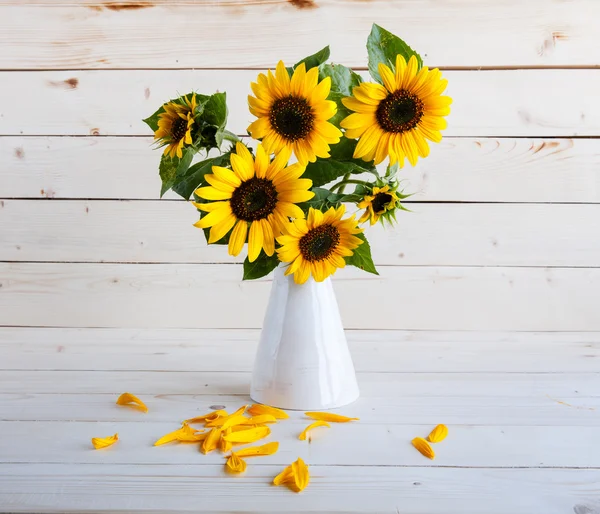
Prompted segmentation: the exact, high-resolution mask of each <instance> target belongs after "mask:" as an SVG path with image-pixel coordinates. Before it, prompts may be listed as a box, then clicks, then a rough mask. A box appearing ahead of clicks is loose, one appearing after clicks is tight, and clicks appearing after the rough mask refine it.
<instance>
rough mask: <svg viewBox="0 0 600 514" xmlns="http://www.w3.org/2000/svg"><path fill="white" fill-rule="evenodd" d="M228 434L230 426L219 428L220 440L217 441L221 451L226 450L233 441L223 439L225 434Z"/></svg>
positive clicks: (231, 445) (230, 446)
mask: <svg viewBox="0 0 600 514" xmlns="http://www.w3.org/2000/svg"><path fill="white" fill-rule="evenodd" d="M229 434H231V428H226V429H223V428H221V440H220V441H219V448H220V450H221V451H222V452H223V453H225V452H228V451H229V450H231V448H232V447H233V443H232V442H231V441H227V440H226V439H225V436H226V435H229Z"/></svg>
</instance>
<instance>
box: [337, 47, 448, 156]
mask: <svg viewBox="0 0 600 514" xmlns="http://www.w3.org/2000/svg"><path fill="white" fill-rule="evenodd" d="M379 74H380V75H381V78H382V79H383V85H381V84H374V83H368V82H364V83H362V84H360V85H359V86H357V87H355V88H354V89H353V94H354V95H353V96H351V97H348V98H343V99H342V103H343V104H344V105H345V106H346V107H347V108H348V109H351V110H353V111H356V112H355V113H353V114H351V115H350V116H348V117H347V118H345V119H344V120H343V121H342V122H341V124H340V125H341V126H342V127H343V128H345V129H346V137H348V138H351V139H355V138H360V140H359V142H358V144H357V145H356V149H355V151H354V157H355V158H362V159H363V160H365V161H372V160H373V159H374V160H375V164H379V163H380V162H382V161H383V160H384V159H385V158H386V157H387V156H388V155H389V156H390V164H395V163H396V162H398V163H399V164H400V166H402V165H403V164H404V157H407V158H408V160H409V162H410V163H411V164H412V165H413V166H414V165H415V164H416V162H417V158H418V157H419V156H420V157H427V156H428V155H429V144H428V143H427V139H429V140H430V141H434V142H435V143H439V142H440V141H441V140H442V134H441V133H440V130H443V129H445V128H446V120H445V119H444V116H446V115H448V114H450V107H449V106H450V104H451V103H452V99H451V98H450V97H449V96H442V92H443V91H444V90H445V89H446V86H447V84H448V81H447V80H446V79H442V78H441V77H442V74H441V72H440V70H438V69H437V68H436V69H434V70H429V69H428V68H427V67H424V68H422V69H421V70H418V64H417V59H416V57H415V56H414V55H413V56H412V57H411V58H410V60H409V61H408V64H406V61H405V60H404V57H402V56H401V55H398V56H396V72H395V73H393V72H392V70H390V68H388V67H387V66H386V65H385V64H383V63H379Z"/></svg>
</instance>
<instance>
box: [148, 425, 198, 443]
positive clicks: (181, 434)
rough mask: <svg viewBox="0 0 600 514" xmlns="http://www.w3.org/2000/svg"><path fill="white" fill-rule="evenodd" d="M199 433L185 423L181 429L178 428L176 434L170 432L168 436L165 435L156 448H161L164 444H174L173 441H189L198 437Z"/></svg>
mask: <svg viewBox="0 0 600 514" xmlns="http://www.w3.org/2000/svg"><path fill="white" fill-rule="evenodd" d="M197 432H198V431H197V430H194V429H193V428H192V427H190V426H189V425H188V424H187V423H186V422H185V421H184V422H183V424H182V425H181V428H178V429H177V430H175V431H174V432H169V433H168V434H165V435H163V436H162V437H161V438H160V439H159V440H158V441H156V442H155V443H154V446H161V445H163V444H167V443H172V442H173V441H180V440H181V439H180V438H182V439H185V440H187V439H188V438H190V437H192V436H194V435H196V433H197Z"/></svg>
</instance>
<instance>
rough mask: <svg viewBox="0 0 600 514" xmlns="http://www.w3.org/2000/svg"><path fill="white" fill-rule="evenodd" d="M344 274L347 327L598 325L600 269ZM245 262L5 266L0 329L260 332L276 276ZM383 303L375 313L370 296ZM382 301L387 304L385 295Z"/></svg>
mask: <svg viewBox="0 0 600 514" xmlns="http://www.w3.org/2000/svg"><path fill="white" fill-rule="evenodd" d="M380 273H381V275H380V276H375V275H370V274H367V273H365V272H362V271H360V270H358V269H346V270H341V271H340V272H339V274H338V275H337V276H336V279H335V282H334V283H335V288H336V291H337V295H338V300H339V303H340V306H341V312H342V318H343V321H344V323H345V327H346V328H350V329H352V328H363V329H380V328H386V329H425V330H431V329H435V330H550V331H556V330H559V331H560V330H562V331H565V330H566V331H569V330H600V319H599V318H598V316H597V307H596V306H597V305H598V302H599V301H600V288H598V283H599V281H600V269H598V268H595V269H586V268H554V269H553V268H505V267H491V268H479V267H477V268H476V267H428V266H425V267H419V266H417V267H397V266H391V267H382V268H381V269H380ZM241 275H242V270H241V266H238V265H210V264H205V265H193V264H171V265H169V264H145V265H140V264H77V265H75V264H68V263H60V264H52V263H39V264H31V263H3V264H0V284H1V285H2V287H1V289H0V325H10V326H13V325H18V326H73V327H148V328H151V327H155V328H158V327H179V328H194V327H202V328H222V327H231V326H235V327H239V328H258V327H260V326H261V324H262V318H263V315H264V312H265V308H266V302H267V296H268V293H269V290H270V282H269V280H259V281H252V282H241V281H240V279H241ZM375 299H382V301H380V303H379V305H380V308H378V309H365V308H364V304H365V302H372V301H374V300H375ZM383 299H385V300H388V299H389V301H383Z"/></svg>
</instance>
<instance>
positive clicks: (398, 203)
mask: <svg viewBox="0 0 600 514" xmlns="http://www.w3.org/2000/svg"><path fill="white" fill-rule="evenodd" d="M367 50H368V55H369V62H368V69H369V74H370V76H371V79H372V80H371V81H364V80H363V77H362V76H361V75H359V74H358V73H356V72H354V71H353V70H351V69H350V68H348V67H346V66H343V65H340V64H331V63H328V62H327V61H328V59H329V55H330V52H329V47H325V48H324V49H322V50H321V51H319V52H317V53H315V54H313V55H310V56H309V57H306V58H304V59H302V60H301V61H299V62H298V63H296V64H295V65H294V66H292V67H286V66H285V64H284V63H283V62H281V61H280V62H279V63H278V64H277V66H276V68H275V71H274V72H273V71H271V70H269V71H268V72H267V73H266V74H265V73H260V74H258V77H257V79H256V82H252V83H251V84H250V86H251V89H252V93H253V94H252V95H249V96H248V105H249V110H250V113H251V114H252V115H253V116H254V117H255V118H256V119H255V120H254V121H252V123H251V124H250V125H249V126H248V129H247V132H248V136H250V137H249V138H248V137H244V138H240V137H238V136H237V135H236V134H235V133H233V132H231V131H228V130H227V128H226V124H227V115H228V110H227V103H226V93H221V92H218V93H215V94H213V95H204V94H200V93H196V92H192V93H189V94H187V95H184V96H181V97H179V98H176V99H173V100H170V101H169V102H167V103H165V104H164V105H162V106H161V107H160V108H159V109H158V110H157V111H156V112H155V113H154V114H153V115H152V116H150V117H149V118H147V119H146V120H144V121H145V122H146V123H147V124H148V126H149V127H150V128H151V129H152V130H153V131H154V136H155V142H156V143H157V145H158V146H159V147H161V148H164V152H163V155H162V158H161V161H160V165H159V173H160V177H161V179H162V190H161V195H162V194H164V193H165V192H166V191H168V190H169V189H170V190H172V191H174V192H175V193H177V194H179V195H180V196H182V197H183V198H185V199H186V200H189V199H190V198H191V197H192V195H193V198H194V201H193V202H192V204H193V205H194V206H195V207H196V208H197V210H198V212H199V214H200V219H199V221H198V222H197V223H195V226H196V227H197V228H199V229H202V230H203V231H204V234H205V237H206V240H207V242H208V244H222V245H227V248H228V251H229V254H230V255H233V256H237V255H239V254H240V253H241V252H242V251H243V249H244V246H245V245H246V243H247V245H248V249H247V257H246V259H245V261H244V276H243V278H244V279H245V280H247V279H256V278H260V277H263V276H265V275H268V274H269V273H270V272H271V271H273V270H274V269H275V268H276V267H277V266H278V265H279V264H281V263H285V265H286V266H287V269H286V272H285V273H286V274H288V275H290V274H293V275H294V280H295V281H296V282H297V283H299V284H302V283H304V282H306V280H308V278H309V277H310V276H312V277H313V278H314V280H316V281H318V282H320V281H323V280H324V279H325V278H327V277H329V276H330V275H332V274H333V273H335V271H336V270H337V269H338V268H343V267H344V266H346V265H352V266H356V267H358V268H360V269H363V270H365V271H367V272H370V273H375V274H376V273H377V271H376V269H375V266H374V264H373V259H372V256H371V249H370V246H369V243H368V241H367V238H366V236H365V235H364V233H363V228H361V225H362V224H365V223H367V222H369V223H370V224H371V225H374V224H376V223H377V222H381V223H389V224H391V223H393V222H394V221H395V220H396V214H397V211H398V210H401V209H404V210H406V209H405V208H404V206H403V205H402V200H404V199H405V198H407V196H408V195H407V194H405V193H404V192H403V191H402V190H401V189H400V187H399V186H400V181H399V178H398V173H399V169H400V168H402V167H403V165H404V163H405V161H406V160H408V162H409V163H410V164H411V165H413V166H415V165H416V164H417V160H418V158H419V157H421V158H424V157H427V156H428V155H429V143H428V141H432V142H439V141H441V139H442V135H441V130H443V129H445V128H446V121H445V119H444V117H445V116H447V115H448V114H449V113H450V107H449V106H450V104H451V102H452V100H451V98H450V97H448V96H443V95H442V93H443V92H444V90H445V89H446V85H447V81H446V80H445V79H443V78H442V74H441V72H440V71H439V70H438V69H433V70H430V69H428V68H427V67H425V66H423V61H422V59H421V57H420V56H419V55H418V54H417V53H416V52H415V51H414V50H413V49H412V48H411V47H410V46H408V45H407V44H406V43H405V42H404V41H402V40H401V39H400V38H398V37H397V36H395V35H393V34H392V33H390V32H388V31H387V30H385V29H383V28H381V27H379V26H378V25H373V28H372V31H371V34H370V35H369V37H368V39H367ZM250 138H251V139H252V140H255V141H257V142H254V141H252V140H251V139H250ZM226 142H227V143H226ZM226 144H227V146H228V147H227V148H223V147H224V145H226ZM213 150H216V151H219V152H220V153H219V154H218V155H214V153H213ZM200 152H205V154H206V158H204V159H203V160H201V161H199V162H196V163H193V160H194V158H195V157H196V156H197V155H198V154H199V153H200ZM209 152H211V155H213V156H211V157H209V156H208V155H209ZM384 161H387V163H386V164H387V166H385V167H381V166H380V167H379V169H378V167H377V166H378V165H380V164H382V163H384ZM352 206H354V208H355V209H354V210H355V211H356V212H354V213H352V214H347V209H349V208H352ZM357 215H358V219H357Z"/></svg>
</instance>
